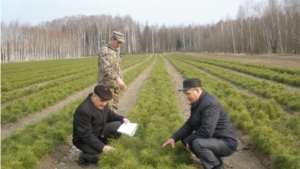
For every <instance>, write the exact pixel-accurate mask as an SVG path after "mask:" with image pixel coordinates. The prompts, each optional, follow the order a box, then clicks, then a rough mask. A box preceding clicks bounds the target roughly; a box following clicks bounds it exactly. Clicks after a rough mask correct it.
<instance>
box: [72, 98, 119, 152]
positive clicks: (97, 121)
mask: <svg viewBox="0 0 300 169" xmlns="http://www.w3.org/2000/svg"><path fill="white" fill-rule="evenodd" d="M91 96H92V94H89V96H88V97H87V98H86V99H85V100H84V101H83V102H82V103H81V104H80V105H79V106H78V108H77V109H76V111H75V113H74V121H73V140H72V141H73V144H74V145H75V146H76V147H77V148H79V149H82V147H83V146H84V145H85V144H87V145H89V146H90V147H92V148H94V149H95V150H96V151H98V152H101V151H102V149H103V147H104V146H105V144H104V143H103V142H101V141H100V140H99V139H98V138H99V137H100V136H101V133H102V131H103V129H104V127H105V125H106V123H108V122H113V121H120V122H122V123H123V118H124V117H123V116H121V115H118V114H116V113H114V112H113V111H111V110H110V109H109V107H108V104H106V105H105V107H104V108H103V109H101V110H99V109H97V108H96V107H95V105H94V103H93V102H92V100H91Z"/></svg>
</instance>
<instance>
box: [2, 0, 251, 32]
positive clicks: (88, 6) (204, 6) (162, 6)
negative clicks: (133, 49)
mask: <svg viewBox="0 0 300 169" xmlns="http://www.w3.org/2000/svg"><path fill="white" fill-rule="evenodd" d="M244 1H245V0H180V1H179V0H105V1H104V0H1V20H2V21H4V22H5V23H10V22H11V21H15V20H18V21H19V22H20V23H30V24H31V25H36V24H38V23H40V22H43V21H51V20H53V19H57V18H63V17H65V16H77V15H87V16H89V15H102V14H110V15H112V16H113V17H114V16H116V15H120V16H125V15H130V16H131V17H132V19H133V20H134V21H137V22H140V23H142V24H145V23H146V22H147V21H148V24H150V25H151V24H158V25H159V26H160V25H162V24H163V23H164V24H165V25H166V26H172V25H180V24H184V25H188V24H192V23H194V24H200V25H204V24H210V23H212V22H214V23H216V22H218V21H219V20H221V19H226V18H227V15H229V16H230V18H236V15H237V11H238V8H239V6H240V5H244Z"/></svg>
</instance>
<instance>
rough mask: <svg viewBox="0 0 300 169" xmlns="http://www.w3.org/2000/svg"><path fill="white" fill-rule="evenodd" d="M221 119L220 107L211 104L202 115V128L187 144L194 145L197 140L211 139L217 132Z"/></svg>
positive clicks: (189, 138) (190, 137)
mask: <svg viewBox="0 0 300 169" xmlns="http://www.w3.org/2000/svg"><path fill="white" fill-rule="evenodd" d="M219 117H220V106H218V105H217V104H213V103H210V104H209V105H208V107H207V108H206V109H205V110H204V111H203V113H202V120H201V122H202V125H201V127H200V128H199V129H198V130H197V131H195V132H194V133H193V134H191V135H190V136H189V137H188V138H187V139H186V142H187V143H188V144H189V145H192V142H193V140H194V139H196V138H211V137H212V136H213V134H214V132H215V129H216V126H217V123H218V120H219Z"/></svg>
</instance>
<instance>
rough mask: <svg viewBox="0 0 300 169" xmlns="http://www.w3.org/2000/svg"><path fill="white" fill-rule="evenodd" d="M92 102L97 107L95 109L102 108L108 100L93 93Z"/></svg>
mask: <svg viewBox="0 0 300 169" xmlns="http://www.w3.org/2000/svg"><path fill="white" fill-rule="evenodd" d="M92 97H93V103H94V105H95V106H96V107H97V109H103V107H104V106H105V105H106V104H107V102H108V100H103V99H101V98H100V97H99V96H98V95H96V94H95V93H94V94H93V96H92Z"/></svg>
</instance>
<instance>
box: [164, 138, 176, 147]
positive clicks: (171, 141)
mask: <svg viewBox="0 0 300 169" xmlns="http://www.w3.org/2000/svg"><path fill="white" fill-rule="evenodd" d="M168 144H171V145H172V147H173V148H175V141H174V139H172V138H170V139H169V140H168V141H166V142H165V143H164V144H163V145H162V148H164V147H166V146H167V145H168Z"/></svg>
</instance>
